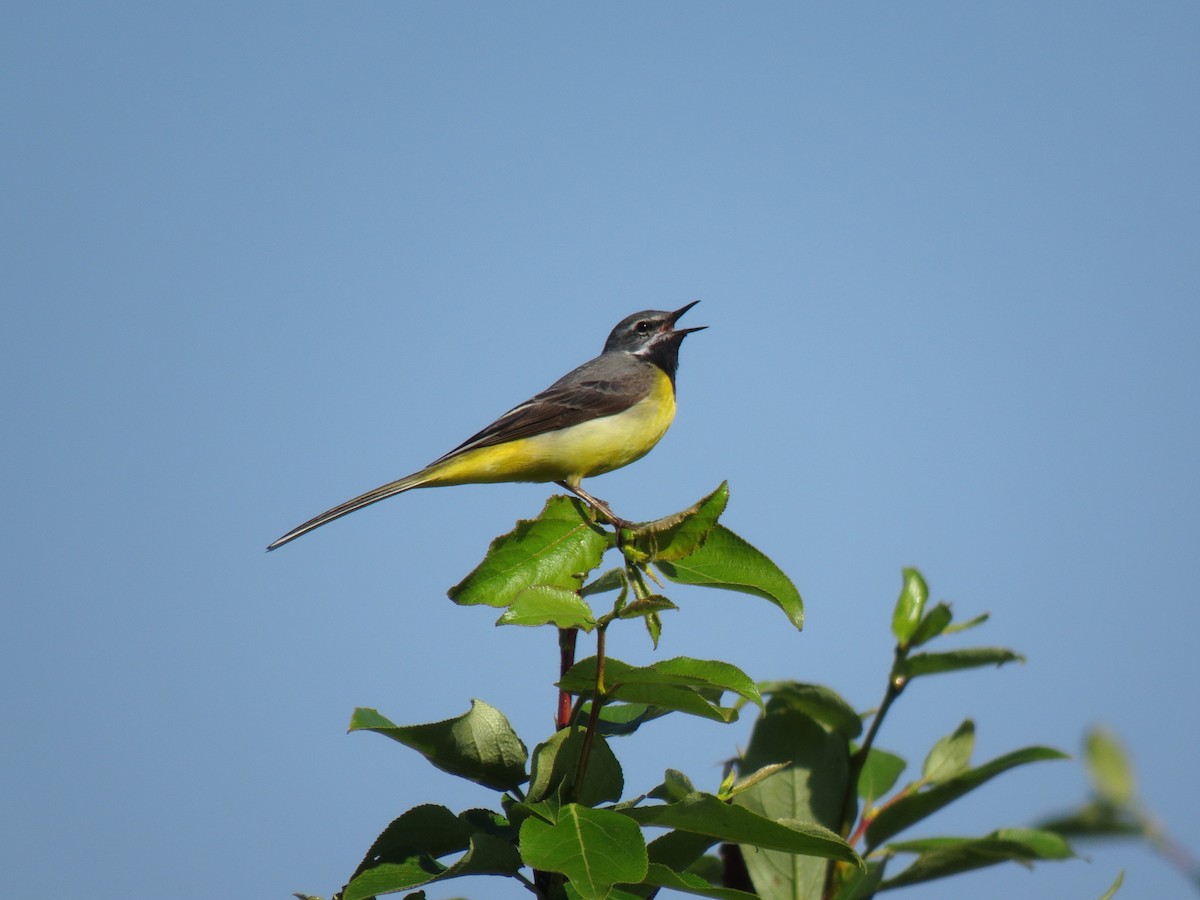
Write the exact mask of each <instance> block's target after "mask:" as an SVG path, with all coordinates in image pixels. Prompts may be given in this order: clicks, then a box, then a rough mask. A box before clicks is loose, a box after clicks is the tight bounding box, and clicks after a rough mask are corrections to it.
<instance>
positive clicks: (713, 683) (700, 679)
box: [558, 656, 762, 722]
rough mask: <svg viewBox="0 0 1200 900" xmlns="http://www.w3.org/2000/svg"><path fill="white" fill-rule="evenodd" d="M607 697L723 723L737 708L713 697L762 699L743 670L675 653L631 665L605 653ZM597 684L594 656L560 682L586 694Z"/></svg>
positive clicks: (754, 700)
mask: <svg viewBox="0 0 1200 900" xmlns="http://www.w3.org/2000/svg"><path fill="white" fill-rule="evenodd" d="M604 682H605V696H606V697H607V698H611V699H614V700H622V701H625V702H628V703H645V704H650V705H653V706H658V707H661V708H663V709H670V710H677V711H679V712H687V713H691V714H692V715H698V716H702V717H704V718H708V719H714V720H716V721H721V722H730V721H733V720H734V719H736V718H737V711H736V710H734V709H727V708H724V707H721V706H719V705H718V704H717V703H716V700H717V699H718V698H719V696H720V694H721V693H722V692H725V691H731V692H733V693H736V694H738V695H740V696H742V697H745V698H746V699H747V700H751V701H753V702H755V703H759V704H761V702H762V698H761V697H760V696H759V693H758V688H757V687H756V686H755V684H754V682H753V681H751V680H750V677H749V676H748V675H746V673H745V672H743V671H742V670H741V669H739V668H737V667H736V666H733V665H730V664H729V663H726V662H721V661H720V660H699V659H690V658H688V657H677V658H675V659H668V660H664V661H662V662H657V663H653V664H652V665H649V666H631V665H629V664H628V663H624V662H621V661H620V660H619V659H614V658H612V657H609V658H608V659H606V660H605V661H604ZM595 683H596V658H595V657H594V656H592V657H588V658H587V659H584V660H581V661H580V662H578V663H576V664H575V665H574V666H573V667H572V668H571V670H570V671H568V672H567V674H566V675H564V676H563V678H562V680H560V681H559V683H558V687H560V688H561V689H562V690H564V691H568V692H570V693H572V694H582V695H585V696H586V695H590V694H591V693H592V692H593V690H594V688H595Z"/></svg>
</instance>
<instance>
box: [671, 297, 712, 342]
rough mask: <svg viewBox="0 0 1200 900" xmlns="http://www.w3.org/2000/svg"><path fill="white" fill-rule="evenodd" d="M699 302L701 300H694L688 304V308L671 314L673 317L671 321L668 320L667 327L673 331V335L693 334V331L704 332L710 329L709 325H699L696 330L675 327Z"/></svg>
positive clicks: (682, 307)
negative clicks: (681, 317)
mask: <svg viewBox="0 0 1200 900" xmlns="http://www.w3.org/2000/svg"><path fill="white" fill-rule="evenodd" d="M699 302H700V301H699V300H693V301H692V302H691V303H689V304H687V305H686V306H681V307H679V309H677V310H675V312H673V313H671V317H670V318H669V319H667V327H668V328H670V329H671V332H670V333H671V334H691V333H692V332H693V331H703V330H704V329H705V328H707V327H708V326H707V325H697V326H696V327H695V328H676V327H675V323H676V322H677V321H678V320H679V317H680V316H682V315H683V314H684V313H685V312H687V311H688V310H689V309H691V308H692V307H693V306H695V305H696V304H697V303H699Z"/></svg>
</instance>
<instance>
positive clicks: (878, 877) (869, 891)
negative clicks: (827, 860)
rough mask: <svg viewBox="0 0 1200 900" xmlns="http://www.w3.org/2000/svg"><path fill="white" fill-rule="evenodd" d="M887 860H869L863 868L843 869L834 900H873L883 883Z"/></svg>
mask: <svg viewBox="0 0 1200 900" xmlns="http://www.w3.org/2000/svg"><path fill="white" fill-rule="evenodd" d="M887 862H888V861H887V859H886V858H884V859H869V860H867V864H866V866H865V867H863V868H859V869H843V870H842V872H841V873H839V874H841V875H842V880H841V881H840V883H839V884H838V888H837V892H836V893H835V894H834V895H833V900H871V898H873V897H874V896H875V894H876V892H877V891H878V890H879V885H880V884H881V883H882V882H883V870H884V868H885V867H886V866H887Z"/></svg>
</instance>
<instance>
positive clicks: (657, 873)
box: [642, 863, 758, 900]
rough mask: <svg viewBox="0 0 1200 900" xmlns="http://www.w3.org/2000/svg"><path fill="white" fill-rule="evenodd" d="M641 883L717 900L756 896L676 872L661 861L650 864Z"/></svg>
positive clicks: (744, 899)
mask: <svg viewBox="0 0 1200 900" xmlns="http://www.w3.org/2000/svg"><path fill="white" fill-rule="evenodd" d="M642 884H648V885H651V886H653V887H660V888H664V887H665V888H670V889H671V890H674V891H680V892H681V893H684V894H695V895H696V896H698V897H715V898H717V900H754V898H755V897H757V896H758V895H757V894H747V893H746V892H745V891H738V890H734V889H733V888H723V887H713V886H712V885H711V884H709V883H708V882H707V881H705V880H704V879H703V878H701V877H700V876H699V875H693V874H691V873H690V872H676V871H674V870H672V869H669V868H667V867H666V866H664V865H662V864H661V863H651V864H650V868H649V871H647V873H646V877H645V878H644V879H643V880H642Z"/></svg>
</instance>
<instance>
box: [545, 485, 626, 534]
mask: <svg viewBox="0 0 1200 900" xmlns="http://www.w3.org/2000/svg"><path fill="white" fill-rule="evenodd" d="M555 484H558V485H559V486H561V487H565V488H566V489H567V490H568V491H570V492H571V493H572V494H574V495H575V496H576V497H578V498H579V499H580V500H582V501H583V502H584V503H586V504H587V505H588V506H590V507H591V508H592V509H594V510H596V512H598V513H600V515H602V516H604V518H606V519H608V521H609V522H611V523H612V526H613V528H616V529H621V528H628V529H633V528H636V527H637V526H636V525H634V523H633V522H630V521H629V520H628V519H622V518H621V517H620V516H618V515H617V514H616V513H614V512H613V511H612V510H611V509H609V508H608V504H607V503H605V502H604V501H603V500H601V499H599V498H597V497H593V496H592V495H591V494H589V493H588V492H587V491H585V490H584V489H583V488H582V487H580V486H579V485H577V484H571V483H570V482H567V481H557V482H555Z"/></svg>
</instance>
